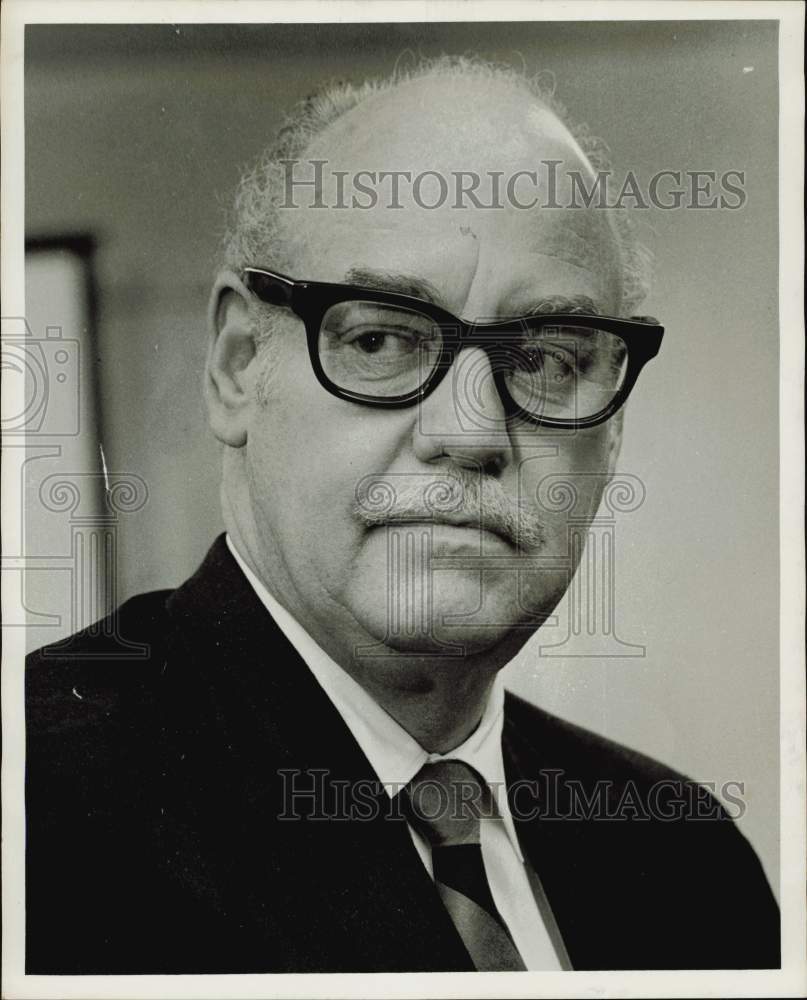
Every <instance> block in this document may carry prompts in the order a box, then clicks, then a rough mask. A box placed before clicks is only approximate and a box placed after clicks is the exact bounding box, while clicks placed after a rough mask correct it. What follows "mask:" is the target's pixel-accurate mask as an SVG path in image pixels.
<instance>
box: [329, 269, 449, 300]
mask: <svg viewBox="0 0 807 1000" xmlns="http://www.w3.org/2000/svg"><path fill="white" fill-rule="evenodd" d="M345 281H346V282H347V284H349V285H359V286H360V287H361V288H370V289H372V290H373V291H375V292H394V293H395V294H396V295H410V296H412V298H415V299H423V301H424V302H430V303H431V304H432V305H435V306H439V305H442V303H441V296H440V293H439V292H438V291H437V289H436V288H435V287H434V285H433V284H432V283H431V282H430V281H427V280H426V279H425V278H418V277H416V276H415V275H413V274H398V273H395V272H394V271H377V270H375V269H374V268H370V267H351V268H350V270H349V271H347V273H346V274H345Z"/></svg>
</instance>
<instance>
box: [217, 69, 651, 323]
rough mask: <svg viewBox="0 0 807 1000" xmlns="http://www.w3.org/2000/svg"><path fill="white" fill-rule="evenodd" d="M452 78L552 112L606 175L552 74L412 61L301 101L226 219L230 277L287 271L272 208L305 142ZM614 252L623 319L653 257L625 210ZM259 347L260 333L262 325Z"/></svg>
mask: <svg viewBox="0 0 807 1000" xmlns="http://www.w3.org/2000/svg"><path fill="white" fill-rule="evenodd" d="M422 78H435V79H439V78H453V79H464V80H467V79H474V80H493V81H502V82H506V83H509V84H511V85H512V86H515V87H517V88H518V89H521V90H523V91H524V93H525V94H526V95H527V96H528V97H529V98H531V99H532V100H534V101H537V102H538V103H540V104H541V105H543V106H544V107H546V108H548V109H549V110H550V111H552V112H553V113H554V114H555V115H557V117H558V118H559V119H560V120H561V122H562V123H563V124H564V125H565V127H566V128H567V129H568V130H569V132H570V133H571V135H572V137H573V138H574V139H575V140H576V142H577V143H578V145H579V146H580V148H581V150H582V151H583V154H584V155H585V156H586V158H587V159H588V161H589V163H590V164H591V166H592V168H593V169H594V170H595V171H598V170H606V171H607V170H610V169H611V160H610V153H609V150H608V147H607V145H606V144H605V142H603V140H602V139H599V138H597V137H596V136H593V135H592V134H591V132H590V131H589V129H588V127H587V126H586V125H578V124H575V123H573V122H571V121H570V120H569V116H568V114H567V112H566V108H565V107H564V106H563V105H562V104H561V103H560V102H559V101H558V100H557V99H556V97H555V94H554V78H553V77H552V76H551V74H546V73H544V74H538V75H536V76H528V75H527V73H526V72H525V71H523V70H521V71H520V70H518V69H515V68H514V67H512V66H508V65H503V64H498V63H493V62H489V61H487V60H484V59H481V58H475V57H468V56H445V55H444V56H439V57H437V58H435V59H421V60H417V61H416V62H415V63H414V65H412V66H408V67H406V68H399V67H396V69H395V71H394V72H393V73H392V74H391V75H390V76H388V77H385V78H381V79H371V80H367V81H365V82H363V83H361V84H358V85H355V84H352V83H346V82H336V83H332V84H330V85H329V86H327V87H325V88H324V89H323V90H321V91H319V92H317V93H315V94H313V95H312V96H310V97H307V98H305V100H303V101H301V102H300V103H299V104H297V105H296V107H294V108H293V109H292V110H291V111H290V112H289V114H288V115H287V116H286V119H285V121H284V124H283V126H282V127H281V129H280V130H279V132H278V133H277V135H276V136H275V139H274V141H273V142H272V143H271V144H270V145H269V146H268V147H267V148H266V149H265V150H264V152H263V154H262V156H261V157H260V159H259V160H258V162H257V163H256V164H255V165H254V166H253V167H252V168H251V169H249V170H248V171H247V172H246V173H245V174H244V175H243V176H242V178H241V181H240V183H239V185H238V188H237V191H236V196H235V201H234V205H233V208H232V212H231V215H230V219H229V224H228V228H227V233H226V236H225V240H224V247H223V261H222V263H223V264H224V266H225V267H228V268H230V269H231V270H233V271H235V272H236V273H238V272H240V271H241V270H242V269H243V268H244V267H246V266H248V265H250V264H255V263H256V262H258V261H261V262H262V261H266V262H269V263H271V265H272V266H273V267H275V268H277V269H278V270H281V271H282V270H284V269H286V270H293V267H294V264H293V262H291V261H289V260H288V249H287V247H286V246H285V245H284V240H283V236H282V233H281V231H280V226H279V214H280V213H279V210H278V206H279V205H280V204H282V201H283V198H284V192H285V187H284V178H285V170H284V167H283V165H282V164H283V161H284V160H285V161H288V160H299V159H302V158H304V156H305V153H306V150H307V149H308V147H309V146H310V144H311V142H312V141H313V140H314V139H315V138H317V137H318V136H320V135H321V134H322V132H324V130H325V129H326V128H327V127H328V126H329V125H331V124H332V123H333V122H334V121H336V120H337V119H338V118H340V117H341V116H342V115H344V114H346V113H347V112H348V111H351V110H352V109H354V108H356V107H358V106H359V105H360V104H362V103H363V102H364V101H365V100H367V99H368V98H370V97H373V96H375V95H378V94H383V93H386V92H388V91H390V90H393V89H394V88H395V87H397V86H398V85H400V84H402V83H406V82H408V81H410V80H418V79H422ZM609 212H610V213H611V217H612V219H613V222H614V228H615V232H616V236H617V241H618V244H619V251H620V255H621V265H622V267H621V271H622V282H621V284H622V296H621V311H622V312H623V313H624V314H628V313H630V312H631V311H633V310H634V308H635V306H636V305H638V303H640V302H641V301H642V299H644V298H645V296H646V295H647V293H648V290H649V284H650V271H651V261H652V255H651V253H650V251H649V250H648V249H647V248H646V247H645V246H643V244H642V243H641V242H640V240H639V239H638V237H637V235H636V231H635V230H636V226H635V222H634V221H633V219H632V218H631V216H630V215H629V213H628V212H627V211H626V210H625V209H623V208H619V209H617V208H612V209H609ZM260 327H262V328H263V329H260V330H259V331H258V333H259V336H260V339H261V340H263V339H265V334H266V330H265V327H264V324H263V323H260Z"/></svg>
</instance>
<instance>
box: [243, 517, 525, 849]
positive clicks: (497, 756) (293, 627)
mask: <svg viewBox="0 0 807 1000" xmlns="http://www.w3.org/2000/svg"><path fill="white" fill-rule="evenodd" d="M227 545H228V547H229V549H230V552H231V553H232V555H233V558H234V559H235V561H236V562H237V563H238V565H239V567H240V568H241V571H242V572H243V574H244V576H245V577H246V578H247V580H248V581H249V583H250V585H251V586H252V588H253V590H254V591H255V593H256V594H257V595H258V597H259V598H260V600H261V603H262V604H263V605H264V607H265V608H266V610H267V611H268V612H269V614H270V615H271V616H272V618H273V619H274V620H275V623H276V624H277V626H278V628H279V629H280V630H281V632H283V634H284V635H285V636H286V638H287V639H288V640H289V642H290V643H291V644H292V646H294V648H295V649H296V650H297V652H298V653H299V654H300V656H301V657H302V659H303V661H304V662H305V664H306V665H307V667H308V668H309V670H310V671H311V673H312V674H313V675H314V677H315V678H316V679H317V681H318V682H319V684H320V686H321V687H322V688H323V690H324V691H325V693H326V694H327V695H328V697H329V698H330V700H331V702H332V703H333V705H334V707H335V708H336V710H337V711H338V712H339V714H340V715H341V716H342V719H343V720H344V722H345V724H346V725H347V727H348V729H349V730H350V731H351V733H352V734H353V737H354V739H355V740H356V742H357V743H358V744H359V747H360V748H361V750H362V752H363V753H364V755H365V757H366V758H367V760H368V761H369V762H370V765H371V767H372V768H373V770H374V771H375V773H376V776H377V777H378V779H379V781H380V782H381V783H382V784H383V785H384V788H385V790H386V792H387V794H388V795H389V796H390V798H393V797H394V796H395V795H397V794H398V792H399V791H400V790H401V789H402V788H403V787H404V786H405V785H408V784H409V782H410V781H411V780H412V779H413V778H414V777H415V775H416V774H417V773H418V771H419V770H420V769H421V768H422V767H423V765H424V764H426V763H435V762H437V761H440V760H447V759H450V760H461V761H463V762H464V763H466V764H468V765H470V766H471V767H473V768H474V769H475V770H476V771H477V772H478V773H479V774H481V775H482V777H483V778H484V779H485V781H486V782H487V784H488V785H489V787H490V789H491V791H492V793H493V795H494V797H495V799H496V805H497V807H498V810H499V815H500V816H501V818H502V821H503V823H504V826H505V829H506V830H507V835H508V837H509V839H510V842H511V844H512V846H513V850H514V851H515V853H516V855H517V856H518V858H519V860H521V861H523V860H524V859H523V856H522V854H521V848H520V847H519V843H518V837H517V836H516V831H515V827H514V825H513V818H512V816H511V814H510V807H509V804H508V801H507V785H506V781H505V774H504V759H503V757H502V727H503V725H504V687H503V686H502V682H501V677H500V676H498V675H497V677H496V678H495V680H494V682H493V687H492V689H491V692H490V696H489V697H488V701H487V704H486V705H485V710H484V712H483V713H482V718H481V719H480V721H479V725H478V726H477V727H476V729H475V730H474V731H473V732H472V733H471V735H470V736H469V737H468V738H467V739H466V740H465V741H464V742H463V743H461V744H460V745H459V746H458V747H456V748H455V749H454V750H452V751H450V752H449V753H447V754H438V753H428V752H427V751H426V750H424V749H423V747H422V746H421V745H420V744H419V743H418V742H417V740H415V739H413V737H411V736H410V735H409V733H407V731H406V730H405V729H404V728H403V727H402V726H401V725H400V724H399V723H398V722H396V720H395V719H393V718H392V716H391V715H389V714H388V713H387V712H385V711H384V709H383V708H382V707H381V706H380V705H379V704H378V702H377V701H375V699H374V698H372V697H371V695H369V694H368V693H367V691H365V690H364V688H363V687H362V686H361V685H360V684H359V683H358V682H357V681H355V680H354V679H353V678H352V677H351V676H350V674H348V673H347V671H345V670H343V669H342V667H340V666H339V664H338V663H337V662H336V661H335V660H333V659H332V658H331V657H330V656H328V654H327V653H326V652H325V650H324V649H322V648H321V647H320V646H319V645H318V644H317V643H316V642H315V641H314V640H313V639H312V638H311V636H310V635H309V634H308V632H306V630H305V629H304V628H303V627H302V625H300V623H299V622H298V621H297V620H296V619H295V618H294V617H293V616H292V615H291V614H290V613H289V612H288V611H287V610H286V609H285V608H284V607H283V606H282V605H281V604H280V603H279V602H278V601H277V600H276V599H275V598H274V597H273V596H272V595H271V594H270V593H269V591H268V590H267V588H266V586H265V584H264V583H263V582H262V581H261V580H260V579H259V578H258V577H257V575H256V574H255V573H254V572H253V571H252V570H251V569H250V567H249V566H248V565H247V564H246V562H245V561H244V559H243V558H242V557H241V555H240V553H239V552H238V550H237V549H236V548H235V545H234V544H233V542H232V540H231V539H230V536H229V535H227Z"/></svg>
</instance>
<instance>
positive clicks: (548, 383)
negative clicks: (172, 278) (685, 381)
mask: <svg viewBox="0 0 807 1000" xmlns="http://www.w3.org/2000/svg"><path fill="white" fill-rule="evenodd" d="M242 280H243V281H244V284H245V285H246V286H247V288H248V289H249V290H250V291H251V292H252V293H253V294H254V295H256V296H257V297H258V298H259V299H260V300H261V301H262V302H265V303H267V304H269V305H273V306H281V307H285V308H288V309H291V310H292V312H294V313H295V314H296V315H297V316H298V317H299V318H300V319H301V320H302V321H303V323H304V324H305V329H306V335H307V339H308V353H309V357H310V359H311V365H312V367H313V369H314V373H315V375H316V377H317V379H318V380H319V382H320V384H321V385H322V387H323V388H324V389H326V390H327V391H328V392H330V393H332V394H333V395H334V396H337V397H338V398H339V399H344V400H347V401H349V402H352V403H361V404H363V405H366V406H377V407H385V408H401V407H407V406H413V405H414V404H416V403H419V402H421V401H422V400H424V399H425V398H426V397H427V396H428V395H429V394H430V393H432V392H434V390H435V389H436V388H437V386H438V385H439V384H440V382H441V381H442V380H443V379H444V378H445V376H446V374H447V373H448V371H449V370H450V368H451V366H452V364H453V362H454V359H455V358H456V356H457V354H458V353H459V352H460V351H461V350H463V349H465V348H470V347H474V348H481V349H482V350H483V351H484V353H485V355H486V356H487V359H488V361H489V363H490V369H489V371H490V372H491V373H492V376H493V379H494V382H495V385H496V388H497V390H498V393H499V396H500V398H501V401H502V405H503V408H504V411H505V414H506V416H507V417H508V418H516V419H518V418H520V419H524V420H527V421H529V422H531V423H534V424H541V425H546V426H550V427H558V428H575V427H593V426H595V425H596V424H600V423H602V422H603V421H605V420H608V418H609V417H611V416H613V415H614V414H615V413H616V412H617V410H618V409H619V408H620V407H621V406H622V404H623V403H624V402H625V400H626V399H627V398H628V395H629V394H630V391H631V389H632V388H633V386H634V385H635V383H636V379H637V378H638V377H639V373H640V372H641V370H642V368H643V367H644V365H645V364H646V363H647V362H648V361H649V360H650V359H651V358H653V357H655V355H656V354H657V353H658V350H659V348H660V346H661V340H662V337H663V336H664V328H663V327H661V326H659V325H658V323H657V321H656V320H654V319H652V318H650V317H641V316H634V317H632V318H631V319H619V318H617V317H613V316H597V315H591V314H578V313H541V314H537V315H528V316H522V317H517V318H513V319H503V320H500V321H497V322H495V323H468V322H466V321H465V320H462V319H459V318H458V317H456V316H453V315H452V314H451V313H449V312H447V311H446V310H444V309H441V308H440V307H439V306H436V305H433V304H432V303H430V302H424V301H422V300H421V299H418V298H414V297H412V296H409V295H400V294H398V293H396V292H385V291H379V290H375V289H368V288H362V287H360V286H356V285H342V284H333V283H328V282H321V281H296V280H295V279H293V278H289V277H287V276H286V275H284V274H278V273H277V272H274V271H266V270H263V269H260V268H255V267H248V268H246V269H245V270H244V272H243V274H242Z"/></svg>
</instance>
